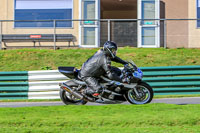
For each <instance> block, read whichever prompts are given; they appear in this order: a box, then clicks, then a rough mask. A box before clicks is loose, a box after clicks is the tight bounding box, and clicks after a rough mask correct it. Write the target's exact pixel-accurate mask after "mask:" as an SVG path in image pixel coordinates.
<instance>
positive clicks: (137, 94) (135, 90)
mask: <svg viewBox="0 0 200 133" xmlns="http://www.w3.org/2000/svg"><path fill="white" fill-rule="evenodd" d="M133 90H134V92H135V94H136V96H137V97H140V95H139V93H138V91H137V88H136V86H135V87H134V88H133Z"/></svg>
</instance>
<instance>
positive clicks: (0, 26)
mask: <svg viewBox="0 0 200 133" xmlns="http://www.w3.org/2000/svg"><path fill="white" fill-rule="evenodd" d="M1 49H2V21H0V50H1Z"/></svg>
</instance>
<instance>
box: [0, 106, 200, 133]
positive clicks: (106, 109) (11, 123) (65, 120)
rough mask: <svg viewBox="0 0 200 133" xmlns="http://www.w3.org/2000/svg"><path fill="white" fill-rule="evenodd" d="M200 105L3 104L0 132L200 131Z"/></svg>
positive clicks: (162, 132) (181, 132) (135, 132)
mask: <svg viewBox="0 0 200 133" xmlns="http://www.w3.org/2000/svg"><path fill="white" fill-rule="evenodd" d="M199 108H200V105H170V104H148V105H137V106H136V105H105V106H53V107H23V108H0V118H1V119H0V132H2V133H3V132H9V133H10V132H11V133H12V132H20V133H23V132H26V133H41V132H45V133H47V132H52V133H62V132H67V133H80V132H81V133H88V132H91V133H93V132H95V133H133V132H134V133H197V132H200V117H199V116H200V111H199Z"/></svg>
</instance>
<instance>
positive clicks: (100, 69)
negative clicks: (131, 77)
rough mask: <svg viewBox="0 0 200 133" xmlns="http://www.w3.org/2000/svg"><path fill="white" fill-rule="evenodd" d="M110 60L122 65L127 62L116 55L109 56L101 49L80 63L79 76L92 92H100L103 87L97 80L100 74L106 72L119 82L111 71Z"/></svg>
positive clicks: (118, 78)
mask: <svg viewBox="0 0 200 133" xmlns="http://www.w3.org/2000/svg"><path fill="white" fill-rule="evenodd" d="M111 61H114V62H117V63H121V64H123V65H125V64H127V62H126V61H124V60H122V59H120V58H119V57H117V56H115V58H111V57H110V56H108V55H106V53H105V52H104V51H103V50H102V49H101V50H99V51H97V52H96V53H95V54H94V55H93V56H92V57H90V58H89V59H88V60H87V61H86V62H85V63H84V64H83V65H82V68H81V71H80V73H79V77H80V78H81V79H82V80H83V81H84V82H85V83H86V84H87V86H88V88H89V89H92V91H94V92H97V93H101V92H102V90H103V88H102V87H101V85H100V84H99V82H98V80H97V78H99V77H100V76H102V75H105V74H106V75H107V77H108V78H109V79H111V80H115V81H119V82H121V81H122V80H121V78H120V77H119V76H118V75H116V74H115V73H112V70H111Z"/></svg>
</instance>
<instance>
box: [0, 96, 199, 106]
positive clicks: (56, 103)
mask: <svg viewBox="0 0 200 133" xmlns="http://www.w3.org/2000/svg"><path fill="white" fill-rule="evenodd" d="M151 103H166V104H177V105H187V104H200V97H186V98H163V99H153V101H152V102H151ZM122 104H129V103H128V102H125V103H122ZM62 105H64V104H63V103H62V102H61V101H52V102H0V107H11V108H16V107H33V106H62ZM86 105H89V106H99V105H105V104H97V103H87V104H86Z"/></svg>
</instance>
